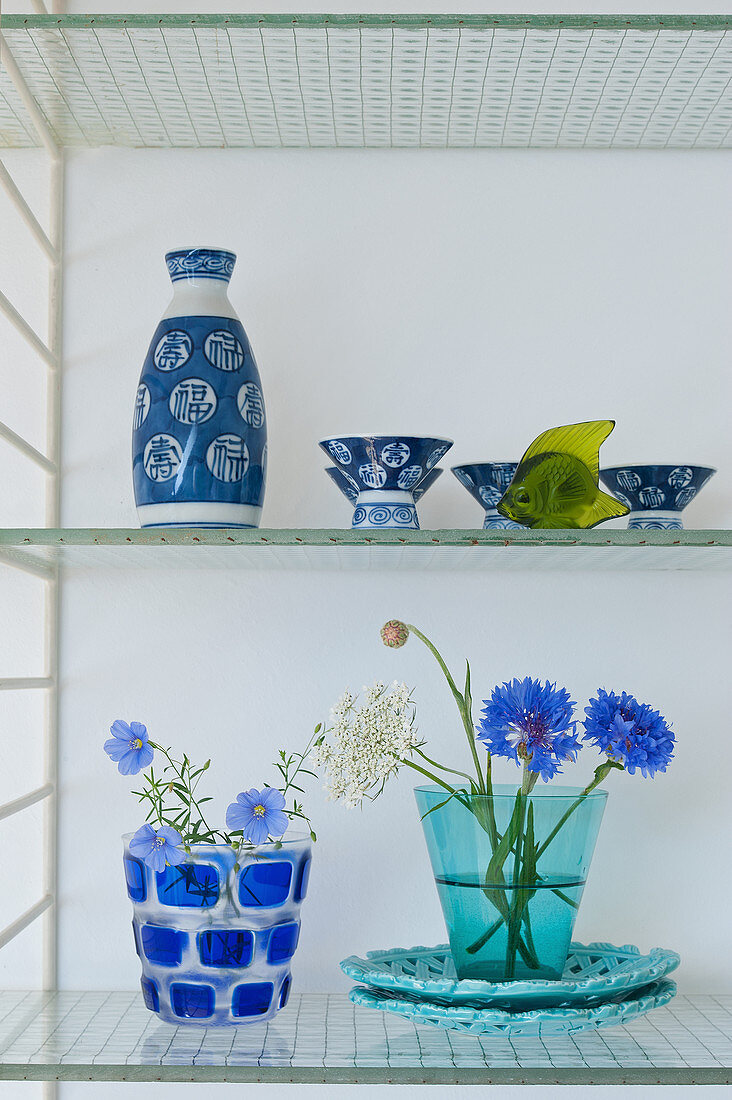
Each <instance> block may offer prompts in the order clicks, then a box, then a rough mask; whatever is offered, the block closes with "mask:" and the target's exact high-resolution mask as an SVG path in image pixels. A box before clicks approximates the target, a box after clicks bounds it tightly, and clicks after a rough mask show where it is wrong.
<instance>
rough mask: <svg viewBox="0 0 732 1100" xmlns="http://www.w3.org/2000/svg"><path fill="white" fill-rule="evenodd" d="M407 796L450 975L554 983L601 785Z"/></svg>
mask: <svg viewBox="0 0 732 1100" xmlns="http://www.w3.org/2000/svg"><path fill="white" fill-rule="evenodd" d="M415 796H416V799H417V807H418V809H419V812H420V815H421V818H422V827H423V829H424V834H425V839H426V841H427V850H428V852H429V857H430V861H431V863H432V870H433V873H434V876H435V883H436V886H437V893H438V895H439V898H440V904H441V905H442V912H443V915H444V918H445V924H446V925H447V933H448V937H449V939H450V948H451V951H452V956H453V959H454V961H455V968H456V970H457V974H458V977H459V978H481V979H485V980H487V981H494V982H495V981H513V980H518V979H522V980H523V979H526V978H529V979H530V978H538V979H542V980H545V981H546V980H549V981H552V980H553V981H558V980H559V979H560V978H561V977H562V972H563V970H564V964H565V963H566V961H567V956H568V953H569V945H570V942H571V939H572V931H573V929H574V922H575V918H576V916H577V909H578V908H579V904H580V901H581V899H582V892H583V890H584V886H585V882H586V881H587V873H588V870H589V866H590V861H591V859H592V853H593V851H594V848H595V841H596V840H597V833H598V830H599V828H600V822H601V820H602V815H603V811H604V809H605V802H606V799H607V792H606V791H602V790H595V791H592V792H591V793H590V794H586V795H583V792H582V790H581V789H580V788H579V787H577V788H575V787H551V788H549V789H548V790H534V791H533V792H532V793H531V794H528V795H525V794H521V792H520V789H519V788H517V787H512V786H494V787H493V794H491V795H474V794H471V793H470V792H469V791H467V790H461V791H457V792H456V794H455V795H452V796H451V795H449V794H448V792H446V791H445V790H444V789H443V788H442V787H438V786H436V785H429V786H424V787H417V788H416V789H415Z"/></svg>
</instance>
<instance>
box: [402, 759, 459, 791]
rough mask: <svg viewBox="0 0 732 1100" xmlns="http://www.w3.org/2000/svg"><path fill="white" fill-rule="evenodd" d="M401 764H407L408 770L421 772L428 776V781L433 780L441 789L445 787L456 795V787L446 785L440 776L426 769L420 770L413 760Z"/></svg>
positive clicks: (403, 761)
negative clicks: (412, 769)
mask: <svg viewBox="0 0 732 1100" xmlns="http://www.w3.org/2000/svg"><path fill="white" fill-rule="evenodd" d="M399 763H400V764H406V766H407V767H408V768H414V770H415V771H416V772H421V773H422V775H426V776H427V778H428V779H431V780H432V781H433V782H434V783H437V784H438V785H439V786H440V787H444V789H445V790H446V791H449V792H450V794H456V793H457V792H456V791H455V788H454V787H451V786H450V784H449V783H446V782H445V781H444V779H440V777H439V776H438V775H433V774H432V772H428V771H427V769H426V768H420V766H419V764H415V763H414V761H413V760H400V761H399Z"/></svg>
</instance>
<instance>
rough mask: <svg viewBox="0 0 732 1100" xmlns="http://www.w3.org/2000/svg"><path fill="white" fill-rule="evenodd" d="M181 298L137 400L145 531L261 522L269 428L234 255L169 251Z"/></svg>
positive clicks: (151, 355) (156, 343) (169, 314)
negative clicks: (231, 290)
mask: <svg viewBox="0 0 732 1100" xmlns="http://www.w3.org/2000/svg"><path fill="white" fill-rule="evenodd" d="M165 262H166V264H167V266H168V272H169V274H170V278H171V280H172V282H173V299H172V301H171V303H170V305H169V306H168V308H167V310H166V311H165V313H164V314H163V319H162V320H161V322H160V324H159V325H158V327H157V329H156V331H155V335H154V336H153V338H152V342H151V344H150V348H149V350H148V353H147V356H146V358H145V364H144V366H143V368H142V375H141V377H140V383H139V385H138V387H137V397H136V400H135V410H134V421H133V433H132V469H133V481H134V486H135V503H136V504H137V514H138V517H139V520H140V525H141V526H142V527H258V526H259V521H260V516H261V514H262V501H263V498H264V487H265V476H266V462H267V428H266V423H265V411H264V399H263V397H262V385H261V381H260V378H259V371H258V370H257V364H256V361H255V359H254V355H253V354H252V349H251V347H250V345H249V340H248V338H247V334H246V332H245V331H244V328H243V326H242V323H241V321H240V320H239V318H238V317H237V314H236V312H235V310H234V308H233V307H232V305H231V302H230V301H229V298H228V295H227V288H228V285H229V279H230V278H231V273H232V271H233V270H234V264H235V263H236V256H235V254H234V253H233V252H227V251H225V250H223V249H220V248H183V249H178V250H176V251H174V252H168V253H167V255H166V257H165Z"/></svg>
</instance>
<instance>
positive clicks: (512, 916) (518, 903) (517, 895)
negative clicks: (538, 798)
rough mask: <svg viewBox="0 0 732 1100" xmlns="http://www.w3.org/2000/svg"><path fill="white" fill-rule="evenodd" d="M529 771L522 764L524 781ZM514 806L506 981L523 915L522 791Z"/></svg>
mask: <svg viewBox="0 0 732 1100" xmlns="http://www.w3.org/2000/svg"><path fill="white" fill-rule="evenodd" d="M529 774H530V773H529V772H528V769H527V767H526V765H524V781H525V782H526V781H527V780H526V777H527V775H529ZM522 789H523V785H522ZM516 806H517V809H518V820H517V822H516V826H515V835H516V849H515V851H516V854H515V856H514V860H513V876H512V879H511V886H512V887H513V897H512V898H511V905H510V910H509V914H508V921H507V922H506V923H507V928H508V936H507V937H506V968H505V978H506V980H507V981H511V980H512V978H513V976H514V974H515V972H516V951H517V950H518V940H519V934H520V932H521V920H522V915H523V905H522V897H521V895H522V893H523V891H520V890H519V886H520V885H521V880H522V878H523V875H522V867H521V859H522V854H523V841H524V826H525V823H526V802H525V798H524V794H523V790H522V793H521V794H520V795H519V796H518V797H517V799H516Z"/></svg>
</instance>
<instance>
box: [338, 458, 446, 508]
mask: <svg viewBox="0 0 732 1100" xmlns="http://www.w3.org/2000/svg"><path fill="white" fill-rule="evenodd" d="M325 472H326V474H327V475H328V477H329V478H330V480H331V481H332V482H333V484H334V485H335V486H336V488H338V489H340V491H341V492H342V493H343V495H344V497H346V498H347V499H348V500H350V502H351V504H352V505H353V506H354V507H355V506H356V502H357V501H358V493H359V489H358V486H357V485H352V484H351V482H350V481H349V480H348V477H347V476H346V474H345V473H344V471H343V470H341V469H340V468H339V467H338V466H326V468H325ZM441 473H442V470H440V469H437V470H430V472H429V473H428V474H427V477H426V478H425V479H424V481H423V482H422V484H421V485H418V486H417V488H416V489H414V490H413V492H412V496H413V497H414V503H415V504H417V502H418V501H420V500H421V499H422V497H423V496H424V494H425V493H426V492H427V490H428V489H429V487H430V485H434V483H435V482H436V481H437V479H438V477H439V476H440V474H441Z"/></svg>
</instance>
